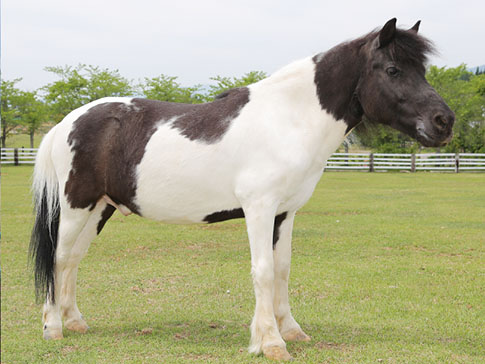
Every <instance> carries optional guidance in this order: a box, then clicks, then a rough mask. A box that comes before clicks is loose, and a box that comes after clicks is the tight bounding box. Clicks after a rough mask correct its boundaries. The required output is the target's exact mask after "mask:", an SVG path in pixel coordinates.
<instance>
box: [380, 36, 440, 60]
mask: <svg viewBox="0 0 485 364" xmlns="http://www.w3.org/2000/svg"><path fill="white" fill-rule="evenodd" d="M388 47H389V50H390V52H391V56H392V57H393V58H394V59H395V60H396V61H399V63H404V64H409V65H412V66H422V65H424V64H425V63H426V62H427V60H428V57H429V56H430V55H432V54H436V53H437V51H436V48H435V46H434V44H433V43H432V42H431V41H430V40H429V39H427V38H425V37H423V36H421V35H419V34H417V33H415V32H413V31H408V30H402V29H398V30H396V35H395V37H394V39H393V41H392V42H391V43H390V44H389V46H388Z"/></svg>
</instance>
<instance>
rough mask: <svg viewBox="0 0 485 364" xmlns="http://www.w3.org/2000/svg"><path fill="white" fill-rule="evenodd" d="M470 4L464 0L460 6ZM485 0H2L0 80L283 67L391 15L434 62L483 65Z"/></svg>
mask: <svg viewBox="0 0 485 364" xmlns="http://www.w3.org/2000/svg"><path fill="white" fill-rule="evenodd" d="M465 4H466V5H465ZM484 14H485V1H483V0H481V1H478V0H469V1H466V2H463V1H451V0H450V1H443V0H439V1H435V0H419V1H418V0H407V1H389V0H386V1H383V0H365V1H347V0H333V1H327V0H319V1H309V0H298V1H294V0H293V1H288V0H280V1H275V0H267V1H266V0H259V1H253V0H244V1H241V0H238V1H228V0H226V1H215V0H175V1H173V0H162V1H155V0H138V1H133V0H129V1H126V0H83V1H79V0H76V1H72V0H42V1H35V0H3V1H2V2H1V73H2V79H4V80H12V79H14V78H20V77H21V78H22V79H23V80H22V81H21V82H20V83H19V84H18V87H20V88H22V89H24V90H35V89H37V88H39V87H42V86H44V85H46V84H47V83H50V82H53V81H55V80H56V77H55V76H54V75H53V74H51V73H49V72H47V71H45V70H44V68H45V67H47V66H64V65H72V66H74V65H77V64H79V63H84V64H90V65H96V66H99V67H101V68H108V69H110V70H119V72H120V74H121V75H122V76H124V77H126V78H128V79H130V80H134V81H138V80H142V79H143V78H145V77H156V76H159V75H160V74H165V75H169V76H177V77H178V81H179V82H180V83H181V84H182V85H183V86H192V85H195V84H203V85H206V84H208V83H210V80H209V79H210V77H214V76H216V75H220V76H230V77H232V76H237V77H240V76H242V75H243V74H245V73H247V72H249V71H252V70H257V71H264V72H267V73H268V74H271V73H273V72H274V71H276V70H277V69H279V68H281V67H282V66H284V65H286V64H288V63H290V62H292V61H294V60H297V59H300V58H304V57H307V56H311V55H313V54H316V53H319V52H322V51H325V50H327V49H329V48H331V47H333V46H335V45H337V44H339V43H341V42H342V41H346V40H350V39H353V38H357V37H359V36H361V35H363V34H365V33H368V32H369V31H371V30H373V29H376V28H380V27H382V26H383V25H384V24H385V23H386V21H387V20H389V19H391V18H393V17H396V18H397V20H398V26H400V27H403V28H410V27H411V26H413V25H414V23H415V22H416V21H417V20H421V21H422V23H421V27H420V33H421V34H422V35H424V36H426V37H428V38H430V39H431V40H433V41H434V43H435V45H436V46H437V48H438V50H439V55H438V56H433V57H432V58H431V59H430V63H431V64H435V65H438V66H440V67H444V66H447V67H456V66H458V65H460V64H462V63H465V64H467V66H469V67H476V66H480V65H484V64H485V46H484V44H485V25H484V18H483V16H484Z"/></svg>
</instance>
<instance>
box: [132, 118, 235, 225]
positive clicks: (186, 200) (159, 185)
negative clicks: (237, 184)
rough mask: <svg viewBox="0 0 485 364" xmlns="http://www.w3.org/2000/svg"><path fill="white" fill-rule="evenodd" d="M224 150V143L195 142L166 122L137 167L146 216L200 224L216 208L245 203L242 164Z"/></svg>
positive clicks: (139, 198)
mask: <svg viewBox="0 0 485 364" xmlns="http://www.w3.org/2000/svg"><path fill="white" fill-rule="evenodd" d="M220 149H221V145H220V144H204V143H200V142H194V141H191V140H189V139H187V138H185V137H183V136H181V135H180V134H179V133H178V132H176V131H175V130H173V129H170V128H166V127H161V128H160V129H159V130H158V131H157V132H156V133H155V134H154V135H153V137H152V138H151V140H150V141H149V143H148V144H147V146H146V150H145V154H144V156H143V159H142V160H141V162H140V164H139V165H138V167H137V188H136V198H135V203H136V205H137V206H138V207H139V212H140V215H142V216H144V217H148V218H151V219H155V220H160V221H166V222H172V223H191V222H195V223H196V222H202V221H204V218H205V217H206V216H207V215H210V214H212V213H215V212H219V211H223V210H232V209H236V208H239V207H240V206H239V202H238V201H237V199H236V197H235V195H234V178H235V175H236V173H237V171H236V167H235V166H234V165H232V164H231V163H230V159H228V158H227V156H224V155H223V154H224V153H223V151H222V150H220Z"/></svg>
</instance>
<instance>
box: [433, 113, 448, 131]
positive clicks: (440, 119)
mask: <svg viewBox="0 0 485 364" xmlns="http://www.w3.org/2000/svg"><path fill="white" fill-rule="evenodd" d="M433 122H434V123H435V125H436V126H438V127H439V128H440V129H444V128H445V127H446V126H447V125H448V120H447V118H446V117H445V116H444V115H443V114H436V115H435V116H434V118H433Z"/></svg>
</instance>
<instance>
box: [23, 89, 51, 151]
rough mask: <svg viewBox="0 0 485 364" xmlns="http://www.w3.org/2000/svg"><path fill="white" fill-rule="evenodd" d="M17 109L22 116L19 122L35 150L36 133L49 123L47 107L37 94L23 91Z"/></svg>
mask: <svg viewBox="0 0 485 364" xmlns="http://www.w3.org/2000/svg"><path fill="white" fill-rule="evenodd" d="M17 108H18V111H19V114H20V120H19V122H20V124H21V125H22V126H23V127H25V129H26V130H27V132H28V134H29V136H30V147H31V148H33V147H34V134H35V132H36V131H37V130H38V129H39V128H40V126H41V125H42V124H43V123H45V122H46V121H48V112H47V106H46V104H45V103H44V102H43V101H41V100H40V99H39V97H38V95H37V92H27V91H21V92H20V95H19V97H18V105H17Z"/></svg>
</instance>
